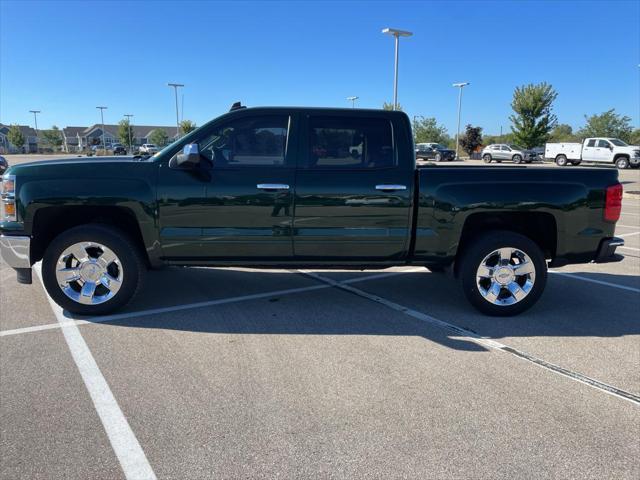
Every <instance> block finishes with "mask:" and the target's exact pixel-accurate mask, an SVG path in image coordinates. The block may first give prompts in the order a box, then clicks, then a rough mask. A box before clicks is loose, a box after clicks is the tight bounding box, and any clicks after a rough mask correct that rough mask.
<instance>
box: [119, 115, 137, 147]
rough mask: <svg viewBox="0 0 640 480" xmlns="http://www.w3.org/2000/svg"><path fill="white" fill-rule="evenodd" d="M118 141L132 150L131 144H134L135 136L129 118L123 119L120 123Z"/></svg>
mask: <svg viewBox="0 0 640 480" xmlns="http://www.w3.org/2000/svg"><path fill="white" fill-rule="evenodd" d="M118 139H120V143H121V144H123V145H125V146H126V147H127V148H131V147H132V145H131V143H133V142H134V139H135V135H134V134H133V127H132V126H131V123H130V122H129V119H128V118H123V119H122V120H120V121H119V122H118Z"/></svg>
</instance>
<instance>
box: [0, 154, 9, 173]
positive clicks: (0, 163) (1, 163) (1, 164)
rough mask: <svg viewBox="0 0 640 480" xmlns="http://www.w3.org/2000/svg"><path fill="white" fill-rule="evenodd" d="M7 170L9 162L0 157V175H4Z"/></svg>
mask: <svg viewBox="0 0 640 480" xmlns="http://www.w3.org/2000/svg"><path fill="white" fill-rule="evenodd" d="M7 168H9V162H7V159H6V158H4V157H3V156H1V155H0V174H2V173H4V172H5V171H6V170H7Z"/></svg>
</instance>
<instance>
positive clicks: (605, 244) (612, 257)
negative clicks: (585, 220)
mask: <svg viewBox="0 0 640 480" xmlns="http://www.w3.org/2000/svg"><path fill="white" fill-rule="evenodd" d="M623 245H624V240H623V239H622V238H619V237H613V238H605V239H604V240H602V242H600V248H598V253H597V254H596V259H595V262H596V263H610V262H620V261H621V260H622V259H624V257H623V256H622V255H620V254H617V253H616V248H618V247H622V246H623Z"/></svg>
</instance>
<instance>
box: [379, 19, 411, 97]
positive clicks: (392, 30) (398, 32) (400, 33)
mask: <svg viewBox="0 0 640 480" xmlns="http://www.w3.org/2000/svg"><path fill="white" fill-rule="evenodd" d="M382 33H384V34H386V35H392V36H393V37H395V39H396V55H395V69H394V74H393V109H394V110H397V109H398V49H399V48H400V37H410V36H411V35H413V33H412V32H407V31H404V30H398V29H396V28H385V29H383V30H382Z"/></svg>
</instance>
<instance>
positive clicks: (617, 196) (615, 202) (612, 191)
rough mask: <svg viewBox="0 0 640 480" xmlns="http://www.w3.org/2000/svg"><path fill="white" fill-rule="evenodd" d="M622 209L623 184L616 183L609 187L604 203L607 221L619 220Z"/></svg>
mask: <svg viewBox="0 0 640 480" xmlns="http://www.w3.org/2000/svg"><path fill="white" fill-rule="evenodd" d="M621 210H622V185H620V184H619V183H616V184H615V185H611V186H609V187H607V198H606V200H605V203H604V219H605V220H606V221H607V222H617V221H618V220H619V219H620V211H621Z"/></svg>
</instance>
